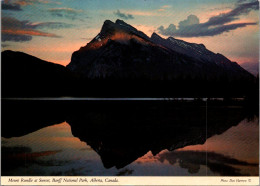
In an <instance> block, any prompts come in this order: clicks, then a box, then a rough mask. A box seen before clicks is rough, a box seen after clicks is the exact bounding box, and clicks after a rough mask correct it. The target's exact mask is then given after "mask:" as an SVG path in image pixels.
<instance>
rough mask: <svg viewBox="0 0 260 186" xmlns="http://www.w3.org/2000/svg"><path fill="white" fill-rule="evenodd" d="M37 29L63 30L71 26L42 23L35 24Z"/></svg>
mask: <svg viewBox="0 0 260 186" xmlns="http://www.w3.org/2000/svg"><path fill="white" fill-rule="evenodd" d="M35 25H36V26H37V28H49V29H63V28H71V27H73V24H67V23H61V22H43V23H37V24H35Z"/></svg>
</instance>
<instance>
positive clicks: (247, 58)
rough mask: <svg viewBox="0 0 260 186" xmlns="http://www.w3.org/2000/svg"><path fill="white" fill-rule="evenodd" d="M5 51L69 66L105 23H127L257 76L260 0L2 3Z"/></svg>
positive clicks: (11, 0) (32, 0) (4, 0)
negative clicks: (206, 52)
mask: <svg viewBox="0 0 260 186" xmlns="http://www.w3.org/2000/svg"><path fill="white" fill-rule="evenodd" d="M1 16H2V18H1V21H2V24H1V26H2V27H1V31H2V34H1V36H2V37H1V40H2V43H1V44H2V51H3V50H14V51H22V52H25V53H28V54H31V55H33V56H36V57H38V58H41V59H43V60H47V61H50V62H54V63H58V64H62V65H67V64H68V63H69V62H70V59H71V55H72V53H73V52H74V51H76V50H78V49H79V48H80V47H82V46H85V45H86V44H87V43H88V42H89V41H90V40H92V39H93V38H94V37H95V36H96V35H97V34H98V33H99V32H100V29H101V27H102V25H103V23H104V21H105V20H111V21H113V22H114V21H116V20H117V19H121V20H124V21H125V22H127V23H128V24H131V25H132V26H134V27H136V28H137V29H138V30H141V31H143V32H144V33H145V34H147V35H148V36H149V37H150V36H151V34H152V33H153V32H156V33H157V34H159V35H160V36H162V37H164V38H168V37H170V36H171V37H174V38H177V39H182V40H185V41H188V42H192V43H203V44H204V45H205V46H206V47H207V48H208V49H209V50H211V51H213V52H215V53H221V54H223V55H225V56H226V57H227V58H229V59H230V60H231V61H235V62H237V63H239V64H240V65H241V66H243V67H244V68H246V69H247V70H249V71H250V72H252V73H254V74H257V73H258V63H259V2H258V1H257V0H218V1H216V0H109V1H108V0H2V1H1Z"/></svg>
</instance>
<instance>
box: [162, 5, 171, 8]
mask: <svg viewBox="0 0 260 186" xmlns="http://www.w3.org/2000/svg"><path fill="white" fill-rule="evenodd" d="M171 7H172V6H171V5H163V6H162V8H171Z"/></svg>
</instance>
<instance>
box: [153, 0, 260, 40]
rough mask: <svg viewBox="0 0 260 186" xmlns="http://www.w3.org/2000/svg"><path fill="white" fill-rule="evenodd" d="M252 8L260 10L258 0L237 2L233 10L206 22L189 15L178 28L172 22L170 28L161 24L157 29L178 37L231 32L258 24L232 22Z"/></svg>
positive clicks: (161, 32) (166, 34) (164, 33)
mask: <svg viewBox="0 0 260 186" xmlns="http://www.w3.org/2000/svg"><path fill="white" fill-rule="evenodd" d="M252 10H259V3H258V1H251V2H246V3H242V4H241V3H240V4H237V5H236V7H235V8H234V9H232V10H231V11H229V12H227V13H222V14H219V15H217V16H212V17H211V18H209V20H208V21H207V22H205V23H200V21H199V18H198V17H197V16H195V15H189V16H188V17H187V19H186V20H183V21H180V22H179V27H178V29H177V28H176V26H175V25H173V24H170V25H169V27H168V28H164V27H163V26H160V27H159V28H158V29H157V30H158V31H159V33H160V34H162V35H165V36H177V37H200V36H214V35H219V34H222V33H223V32H229V31H231V30H235V29H237V28H242V27H246V26H248V25H256V24H257V23H256V22H242V23H231V22H232V21H235V20H239V16H240V15H247V14H248V13H249V12H250V11H252ZM227 23H229V24H227Z"/></svg>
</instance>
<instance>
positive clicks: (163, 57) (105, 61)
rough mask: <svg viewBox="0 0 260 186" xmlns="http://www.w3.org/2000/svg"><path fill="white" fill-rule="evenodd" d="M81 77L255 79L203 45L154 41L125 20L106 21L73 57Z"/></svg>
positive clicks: (154, 36) (74, 68)
mask: <svg viewBox="0 0 260 186" xmlns="http://www.w3.org/2000/svg"><path fill="white" fill-rule="evenodd" d="M67 67H68V68H69V69H70V70H72V71H73V72H75V73H77V74H80V75H81V76H82V77H85V78H90V79H96V78H99V79H100V78H101V79H102V78H121V79H122V78H123V79H127V78H131V79H133V78H142V79H153V80H173V79H176V78H178V79H180V78H181V79H183V78H184V79H185V78H187V77H189V78H192V79H200V80H201V79H202V78H204V79H207V80H209V79H215V80H216V79H221V78H222V79H223V78H227V79H228V80H234V79H241V78H242V79H247V78H251V77H252V75H251V74H250V73H249V72H247V71H246V70H244V69H243V68H242V67H240V66H239V65H238V64H237V63H235V62H231V61H230V60H229V59H227V58H226V57H225V56H223V55H221V54H215V53H214V52H211V51H210V50H208V49H207V48H206V47H205V46H204V45H203V44H196V43H189V42H185V41H182V40H179V39H175V38H173V37H169V38H167V39H164V38H162V37H160V36H159V35H158V34H156V33H153V34H152V36H151V38H149V37H148V36H147V35H145V34H144V33H143V32H141V31H139V30H137V29H136V28H134V27H133V26H131V25H129V24H127V23H125V22H124V21H122V20H116V22H115V23H114V22H112V21H110V20H106V21H105V22H104V24H103V26H102V29H101V31H100V33H99V34H98V35H97V36H96V37H95V38H94V39H92V41H91V42H89V43H88V44H87V45H86V46H84V47H81V48H80V49H79V50H78V51H75V52H74V53H73V54H72V58H71V62H70V63H69V65H68V66H67Z"/></svg>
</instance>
